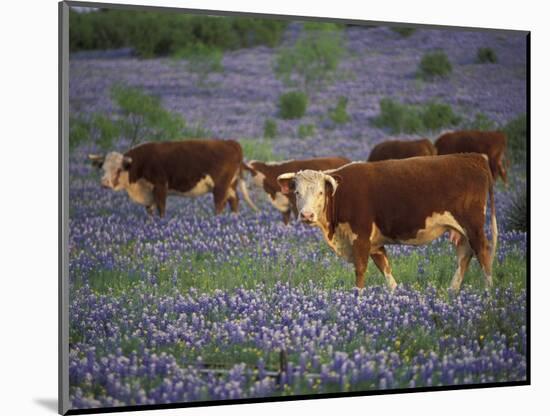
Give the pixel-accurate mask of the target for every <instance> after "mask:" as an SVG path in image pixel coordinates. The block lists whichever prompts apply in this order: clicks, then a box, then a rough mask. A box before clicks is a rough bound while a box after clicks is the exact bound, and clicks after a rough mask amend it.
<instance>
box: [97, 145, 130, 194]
mask: <svg viewBox="0 0 550 416" xmlns="http://www.w3.org/2000/svg"><path fill="white" fill-rule="evenodd" d="M131 163H132V158H130V157H128V156H124V155H123V154H121V153H118V152H110V153H108V154H107V156H105V160H104V162H103V166H102V169H103V177H102V178H101V185H102V186H104V187H106V188H110V189H112V190H114V191H121V190H123V189H125V188H126V187H127V186H128V169H129V168H130V164H131Z"/></svg>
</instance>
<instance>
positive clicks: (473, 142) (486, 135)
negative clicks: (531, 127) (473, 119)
mask: <svg viewBox="0 0 550 416" xmlns="http://www.w3.org/2000/svg"><path fill="white" fill-rule="evenodd" d="M435 147H436V148H437V154H439V155H448V154H452V153H468V152H474V153H482V154H485V155H487V157H488V158H489V167H490V168H491V174H492V177H493V179H494V180H496V179H497V176H500V178H501V179H502V181H503V182H504V183H507V176H506V168H505V166H504V165H505V154H506V134H504V133H503V132H501V131H474V130H464V131H455V132H450V133H444V134H443V135H441V136H440V137H439V138H438V139H437V140H436V141H435Z"/></svg>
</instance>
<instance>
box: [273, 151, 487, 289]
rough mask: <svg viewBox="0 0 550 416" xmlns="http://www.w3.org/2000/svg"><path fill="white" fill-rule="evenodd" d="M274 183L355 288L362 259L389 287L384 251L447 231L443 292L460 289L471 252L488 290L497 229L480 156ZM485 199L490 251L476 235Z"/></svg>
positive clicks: (301, 175)
mask: <svg viewBox="0 0 550 416" xmlns="http://www.w3.org/2000/svg"><path fill="white" fill-rule="evenodd" d="M278 181H279V184H280V186H281V190H282V192H283V193H285V194H288V193H290V192H293V193H294V194H295V195H296V205H297V208H298V211H299V216H300V219H301V220H302V221H303V222H305V223H307V224H310V225H313V226H317V227H319V228H321V230H322V232H323V235H324V237H325V240H326V242H327V243H328V245H329V246H330V247H331V248H332V249H333V250H334V251H335V252H336V254H338V255H340V256H342V257H344V258H345V259H347V260H348V261H350V262H352V263H353V264H354V266H355V284H356V286H357V287H359V288H362V287H364V274H365V271H366V269H367V262H368V257H369V255H370V257H371V258H372V260H373V261H374V264H375V265H376V266H377V267H378V269H379V270H380V271H381V272H382V273H383V274H384V276H385V278H386V281H387V283H388V285H389V287H390V288H391V289H392V290H393V289H394V288H395V287H396V285H397V284H396V282H395V279H394V278H393V276H392V272H391V267H390V264H389V261H388V257H387V254H386V250H385V249H384V245H386V244H408V245H422V244H426V243H428V242H430V241H432V240H434V239H436V238H437V237H439V236H440V235H442V234H443V233H444V232H445V231H450V230H452V231H453V232H456V233H458V234H459V235H460V241H459V243H458V245H457V256H458V268H457V270H456V273H455V274H454V277H453V279H452V283H451V288H452V289H454V290H455V291H458V290H460V285H461V283H462V279H463V278H464V273H465V272H466V269H467V268H468V264H469V263H470V260H471V258H472V256H473V255H474V254H475V256H476V257H477V259H478V260H479V263H480V264H481V267H482V269H483V273H484V275H485V281H486V284H487V286H491V285H492V278H491V268H492V262H493V258H494V255H495V250H496V244H497V233H498V230H497V222H496V217H495V206H494V197H493V186H492V180H491V172H490V171H489V166H488V163H487V159H486V158H485V157H483V156H482V155H479V154H475V153H468V154H460V155H458V154H457V155H447V156H438V157H414V158H410V159H403V160H387V161H382V162H377V163H359V162H357V163H350V164H348V165H346V166H343V167H341V168H339V169H333V170H328V171H324V172H320V171H313V170H304V171H301V172H298V173H294V172H291V173H285V174H283V175H280V176H279V177H278ZM487 194H489V197H490V202H491V223H492V237H493V238H492V247H491V248H492V251H491V253H490V252H489V244H488V241H487V238H486V237H485V233H484V229H483V227H484V222H485V209H486V201H487Z"/></svg>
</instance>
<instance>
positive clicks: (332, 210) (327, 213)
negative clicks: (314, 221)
mask: <svg viewBox="0 0 550 416" xmlns="http://www.w3.org/2000/svg"><path fill="white" fill-rule="evenodd" d="M335 196H336V193H335V194H334V195H332V193H331V192H325V210H324V212H323V220H322V221H321V227H322V228H323V229H324V230H326V232H327V238H328V239H329V240H332V237H333V236H334V232H335V230H336V225H337V224H336V223H337V218H336V216H337V213H336V204H335V202H334V198H335Z"/></svg>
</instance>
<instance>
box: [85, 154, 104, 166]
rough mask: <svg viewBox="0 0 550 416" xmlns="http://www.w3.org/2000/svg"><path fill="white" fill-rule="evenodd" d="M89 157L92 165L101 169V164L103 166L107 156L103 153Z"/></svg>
mask: <svg viewBox="0 0 550 416" xmlns="http://www.w3.org/2000/svg"><path fill="white" fill-rule="evenodd" d="M88 159H89V160H91V161H92V166H94V167H96V168H98V169H100V168H101V166H103V162H104V161H105V156H103V155H93V154H90V155H88Z"/></svg>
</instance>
